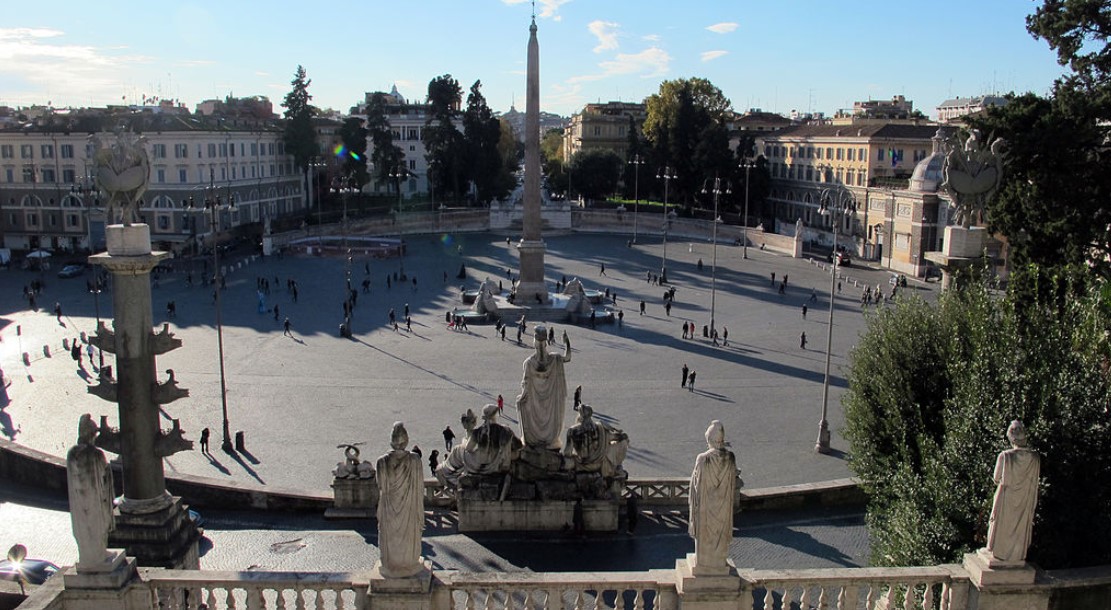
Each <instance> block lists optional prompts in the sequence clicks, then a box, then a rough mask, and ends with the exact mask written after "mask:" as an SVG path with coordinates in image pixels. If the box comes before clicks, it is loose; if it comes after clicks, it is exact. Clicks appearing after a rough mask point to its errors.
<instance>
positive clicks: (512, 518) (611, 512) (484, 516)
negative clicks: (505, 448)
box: [458, 494, 618, 532]
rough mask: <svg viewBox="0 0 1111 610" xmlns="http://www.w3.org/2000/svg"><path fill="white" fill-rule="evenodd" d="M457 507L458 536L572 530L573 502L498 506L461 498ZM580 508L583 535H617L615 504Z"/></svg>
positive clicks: (589, 504)
mask: <svg viewBox="0 0 1111 610" xmlns="http://www.w3.org/2000/svg"><path fill="white" fill-rule="evenodd" d="M458 505H459V531H460V532H505V531H546V532H553V531H563V530H568V531H569V530H571V529H573V521H574V511H575V502H574V501H571V500H549V501H527V500H505V501H504V502H499V501H496V500H495V501H490V500H472V499H468V498H467V497H466V495H465V494H464V495H462V496H461V497H460V498H459V501H458ZM582 507H583V527H584V529H585V530H586V531H588V532H615V531H617V514H618V503H617V502H613V501H609V500H583V501H582Z"/></svg>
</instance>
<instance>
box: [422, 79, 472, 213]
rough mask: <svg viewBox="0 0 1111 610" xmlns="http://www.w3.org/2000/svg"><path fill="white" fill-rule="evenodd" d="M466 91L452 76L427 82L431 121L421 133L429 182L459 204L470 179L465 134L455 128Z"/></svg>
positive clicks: (438, 191)
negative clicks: (466, 158) (465, 163)
mask: <svg viewBox="0 0 1111 610" xmlns="http://www.w3.org/2000/svg"><path fill="white" fill-rule="evenodd" d="M462 98H463V90H462V89H461V88H460V87H459V81H457V80H455V79H454V78H452V77H451V75H450V74H445V75H443V76H437V77H436V78H434V79H432V80H431V81H430V82H429V83H428V98H427V103H428V106H429V108H428V119H427V120H426V121H425V124H424V131H423V132H422V133H421V140H422V141H423V142H424V151H425V152H424V156H425V159H427V161H428V173H429V176H428V181H429V183H430V184H432V185H433V187H432V188H433V190H434V192H436V193H440V194H442V198H443V199H446V200H449V201H458V200H459V199H460V194H461V193H462V192H463V190H464V189H463V184H464V181H465V179H466V177H467V173H466V168H465V166H464V160H465V157H466V148H465V141H464V138H463V134H461V133H459V130H458V129H457V128H456V127H455V119H456V118H457V117H458V116H459V106H460V103H461V101H462Z"/></svg>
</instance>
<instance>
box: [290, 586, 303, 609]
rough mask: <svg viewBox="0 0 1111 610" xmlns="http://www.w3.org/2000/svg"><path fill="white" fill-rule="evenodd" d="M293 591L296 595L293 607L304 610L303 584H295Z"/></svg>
mask: <svg viewBox="0 0 1111 610" xmlns="http://www.w3.org/2000/svg"><path fill="white" fill-rule="evenodd" d="M293 592H294V594H296V595H297V598H296V599H295V600H294V604H293V607H294V608H295V609H296V610H305V586H304V585H297V586H296V587H294V588H293Z"/></svg>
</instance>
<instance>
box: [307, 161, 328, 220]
mask: <svg viewBox="0 0 1111 610" xmlns="http://www.w3.org/2000/svg"><path fill="white" fill-rule="evenodd" d="M324 166H325V163H324V161H323V160H322V159H321V158H320V157H309V164H308V166H307V167H306V168H305V170H306V171H307V172H308V175H309V185H308V186H309V208H310V209H312V203H313V200H314V199H315V200H316V225H317V236H318V237H319V236H323V235H324V225H323V224H322V223H323V216H321V213H320V197H318V196H317V195H316V188H315V186H314V184H313V183H314V182H315V175H316V170H318V169H320V168H322V167H324Z"/></svg>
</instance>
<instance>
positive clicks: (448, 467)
mask: <svg viewBox="0 0 1111 610" xmlns="http://www.w3.org/2000/svg"><path fill="white" fill-rule="evenodd" d="M459 422H460V423H461V424H462V426H463V440H462V441H461V442H458V443H456V444H455V446H454V447H452V448H451V451H449V452H448V453H447V455H446V456H444V461H443V462H440V465H439V466H438V467H437V468H436V479H437V480H438V481H440V485H443V486H444V487H459V477H460V476H461V475H462V474H463V473H464V472H465V469H466V463H467V456H466V450H467V443H468V442H469V439H470V436H471V433H472V431H473V430H474V429H475V425H476V424H478V418H477V417H475V414H474V411H472V410H470V409H467V412H466V413H464V414H463V416H462V417H460V418H459Z"/></svg>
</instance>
